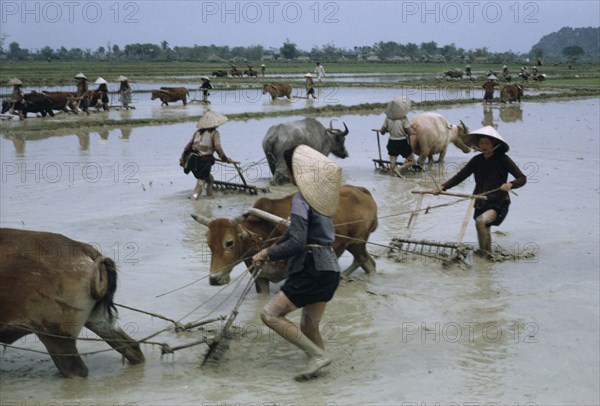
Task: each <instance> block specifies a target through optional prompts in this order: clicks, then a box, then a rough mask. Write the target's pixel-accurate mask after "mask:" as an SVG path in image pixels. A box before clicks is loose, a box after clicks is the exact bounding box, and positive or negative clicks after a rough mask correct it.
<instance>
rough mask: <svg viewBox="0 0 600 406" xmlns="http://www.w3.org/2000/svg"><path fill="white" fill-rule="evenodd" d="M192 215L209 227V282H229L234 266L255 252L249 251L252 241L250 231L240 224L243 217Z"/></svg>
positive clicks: (221, 283) (219, 283)
mask: <svg viewBox="0 0 600 406" xmlns="http://www.w3.org/2000/svg"><path fill="white" fill-rule="evenodd" d="M192 217H193V218H194V220H196V221H197V222H198V223H200V224H202V225H204V226H206V227H208V231H207V232H206V244H207V245H208V248H209V249H210V254H211V258H210V277H209V283H210V284H211V285H213V286H215V285H217V286H220V285H226V284H228V283H229V281H230V280H231V276H230V273H231V271H232V270H233V268H234V267H235V266H236V265H237V264H239V263H240V262H241V261H242V260H243V259H244V258H246V257H248V256H249V255H251V254H254V252H252V253H249V252H248V249H249V247H250V246H251V243H252V237H251V235H250V233H249V232H248V231H247V230H245V229H244V228H242V227H241V226H240V225H239V223H240V222H241V221H242V220H243V217H241V216H240V217H237V218H234V219H232V220H230V219H226V218H217V219H209V218H207V217H203V216H197V215H192Z"/></svg>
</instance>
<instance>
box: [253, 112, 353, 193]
mask: <svg viewBox="0 0 600 406" xmlns="http://www.w3.org/2000/svg"><path fill="white" fill-rule="evenodd" d="M348 132H349V131H348V127H347V126H346V124H345V123H344V130H338V129H334V128H333V127H332V124H331V123H329V128H325V126H324V125H323V124H321V123H320V122H318V121H317V120H315V119H314V118H305V119H303V120H299V121H292V122H288V123H282V124H277V125H274V126H272V127H270V128H269V129H268V130H267V134H266V135H265V138H264V139H263V142H262V147H263V151H264V152H265V156H266V158H267V162H268V163H269V169H270V170H271V173H272V174H273V179H272V180H271V183H272V184H274V185H278V184H282V183H285V182H288V181H289V179H288V177H287V167H286V165H285V161H284V159H283V153H284V152H285V151H286V150H288V149H290V148H293V147H295V146H296V145H300V144H305V145H308V146H309V147H311V148H313V149H316V150H317V151H319V152H321V153H322V154H323V155H325V156H327V155H329V154H330V153H332V154H334V155H336V156H337V157H340V158H346V157H348V151H347V150H346V146H345V145H344V144H345V141H346V135H348Z"/></svg>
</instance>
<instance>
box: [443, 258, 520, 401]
mask: <svg viewBox="0 0 600 406" xmlns="http://www.w3.org/2000/svg"><path fill="white" fill-rule="evenodd" d="M479 262H481V263H479ZM476 268H477V270H476V271H475V272H474V273H473V276H474V277H475V280H474V281H473V287H474V290H472V291H469V292H464V291H463V292H457V293H458V295H457V297H456V301H455V303H463V304H464V307H462V308H461V310H462V311H461V313H463V314H460V315H457V320H463V325H462V326H461V327H462V329H461V330H462V331H461V332H462V333H463V335H462V337H461V338H460V342H461V343H463V344H464V351H463V352H462V354H463V356H462V357H461V358H460V359H459V360H458V365H459V366H460V368H462V369H463V371H464V374H465V379H464V385H465V393H470V394H473V395H479V396H485V397H490V396H494V395H496V394H495V392H494V391H498V392H499V393H501V392H502V387H503V382H504V380H503V377H504V376H505V374H506V373H507V370H506V368H505V365H506V363H505V362H501V361H503V360H506V359H507V358H509V357H510V356H511V354H510V353H509V344H511V341H510V340H511V334H510V331H509V330H510V328H511V326H510V325H509V322H508V321H506V320H504V319H503V318H502V312H503V311H505V310H506V309H507V307H508V305H507V303H506V301H504V300H501V299H496V300H494V299H495V298H496V297H498V293H499V292H498V289H499V288H498V286H495V281H494V280H493V279H492V278H493V272H492V271H493V269H492V268H493V267H492V265H491V264H490V263H487V262H485V261H483V260H482V261H478V263H477V267H476ZM465 293H467V294H466V296H463V294H465ZM451 334H452V333H448V337H451Z"/></svg>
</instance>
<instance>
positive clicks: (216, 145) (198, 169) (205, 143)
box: [179, 111, 234, 200]
mask: <svg viewBox="0 0 600 406" xmlns="http://www.w3.org/2000/svg"><path fill="white" fill-rule="evenodd" d="M226 122H227V117H226V116H225V115H223V114H221V113H217V112H214V111H207V112H206V113H204V115H203V116H202V117H200V120H198V123H197V124H196V127H197V128H198V130H197V131H196V132H194V135H192V139H191V140H190V141H189V142H188V143H187V144H186V145H185V147H184V148H183V154H182V155H181V158H180V159H179V164H180V165H181V166H182V167H183V171H184V172H185V174H188V173H189V172H190V171H191V172H192V173H193V174H194V177H195V178H196V179H197V181H196V187H195V188H194V194H193V195H192V196H191V199H193V200H198V198H199V197H200V194H202V188H203V186H204V184H206V195H207V196H209V197H210V196H212V195H213V185H214V181H215V180H214V177H213V176H212V175H211V173H210V171H211V169H212V166H213V165H214V163H215V158H214V156H213V154H214V153H215V152H216V153H217V154H218V155H219V157H220V158H221V160H222V161H223V162H227V163H233V162H234V161H233V160H232V159H231V158H229V157H227V155H225V152H223V148H222V147H221V135H220V134H219V131H217V127H219V126H220V125H222V124H224V123H226Z"/></svg>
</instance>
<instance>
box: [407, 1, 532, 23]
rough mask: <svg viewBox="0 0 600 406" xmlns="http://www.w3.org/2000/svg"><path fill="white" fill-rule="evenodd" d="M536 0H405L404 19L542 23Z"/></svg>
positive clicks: (448, 21) (423, 21)
mask: <svg viewBox="0 0 600 406" xmlns="http://www.w3.org/2000/svg"><path fill="white" fill-rule="evenodd" d="M539 9H540V6H539V4H538V3H536V2H532V1H527V2H517V1H512V2H504V1H502V2H500V1H484V2H481V1H403V2H402V3H401V13H402V20H401V21H402V22H403V23H407V22H410V21H415V20H416V21H419V22H421V23H433V22H435V23H440V22H445V23H452V24H454V23H471V24H472V23H482V22H486V23H498V22H500V21H501V20H503V19H505V20H506V19H510V21H512V22H513V23H515V24H518V23H525V24H533V23H538V22H539V20H538V19H537V15H538V13H539Z"/></svg>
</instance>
